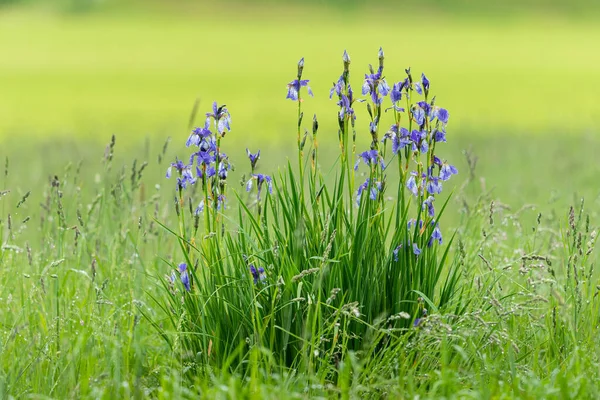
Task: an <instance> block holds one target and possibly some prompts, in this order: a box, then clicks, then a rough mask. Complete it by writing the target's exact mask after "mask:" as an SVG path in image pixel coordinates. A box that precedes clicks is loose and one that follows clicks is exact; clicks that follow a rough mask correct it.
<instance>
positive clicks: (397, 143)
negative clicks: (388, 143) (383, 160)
mask: <svg viewBox="0 0 600 400" xmlns="http://www.w3.org/2000/svg"><path fill="white" fill-rule="evenodd" d="M409 144H410V138H409V134H408V129H406V128H400V132H399V133H398V134H397V135H395V136H394V137H393V138H392V152H393V153H395V154H398V152H399V151H400V150H401V149H403V148H405V147H406V146H408V145H409Z"/></svg>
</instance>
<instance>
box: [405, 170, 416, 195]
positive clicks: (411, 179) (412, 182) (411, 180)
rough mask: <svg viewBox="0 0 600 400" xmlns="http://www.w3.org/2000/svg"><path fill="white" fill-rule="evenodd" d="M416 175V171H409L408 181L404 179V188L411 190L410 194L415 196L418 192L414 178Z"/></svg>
mask: <svg viewBox="0 0 600 400" xmlns="http://www.w3.org/2000/svg"><path fill="white" fill-rule="evenodd" d="M416 176H417V173H416V172H411V173H410V177H409V178H408V181H406V188H407V189H408V190H410V191H411V192H412V194H414V195H415V196H416V195H417V193H418V186H417V182H416V180H415V177H416Z"/></svg>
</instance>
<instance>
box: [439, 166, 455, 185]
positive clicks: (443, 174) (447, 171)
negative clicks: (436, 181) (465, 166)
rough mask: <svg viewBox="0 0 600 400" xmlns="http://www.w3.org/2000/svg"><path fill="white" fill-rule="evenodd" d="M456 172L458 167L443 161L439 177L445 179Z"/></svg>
mask: <svg viewBox="0 0 600 400" xmlns="http://www.w3.org/2000/svg"><path fill="white" fill-rule="evenodd" d="M456 174H458V169H456V167H455V166H454V165H450V164H448V163H444V164H443V165H442V168H441V169H440V179H441V180H443V181H447V180H448V179H450V177H451V176H452V175H456Z"/></svg>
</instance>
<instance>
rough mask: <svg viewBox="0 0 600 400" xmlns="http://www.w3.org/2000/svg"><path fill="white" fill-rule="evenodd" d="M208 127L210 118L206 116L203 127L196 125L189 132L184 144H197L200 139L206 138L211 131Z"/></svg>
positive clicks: (188, 145)
mask: <svg viewBox="0 0 600 400" xmlns="http://www.w3.org/2000/svg"><path fill="white" fill-rule="evenodd" d="M209 128H210V118H206V121H205V123H204V126H203V127H201V128H200V127H196V128H194V129H193V130H192V133H191V134H190V137H189V138H188V140H187V142H186V143H185V145H186V146H187V147H190V146H192V145H194V146H199V145H200V142H201V141H202V139H206V138H208V137H210V136H211V135H212V132H211V131H210V129H209Z"/></svg>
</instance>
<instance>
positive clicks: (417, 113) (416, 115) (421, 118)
mask: <svg viewBox="0 0 600 400" xmlns="http://www.w3.org/2000/svg"><path fill="white" fill-rule="evenodd" d="M412 115H413V119H414V120H415V122H416V123H417V125H423V123H425V110H423V109H422V108H421V107H415V108H413V109H412Z"/></svg>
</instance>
